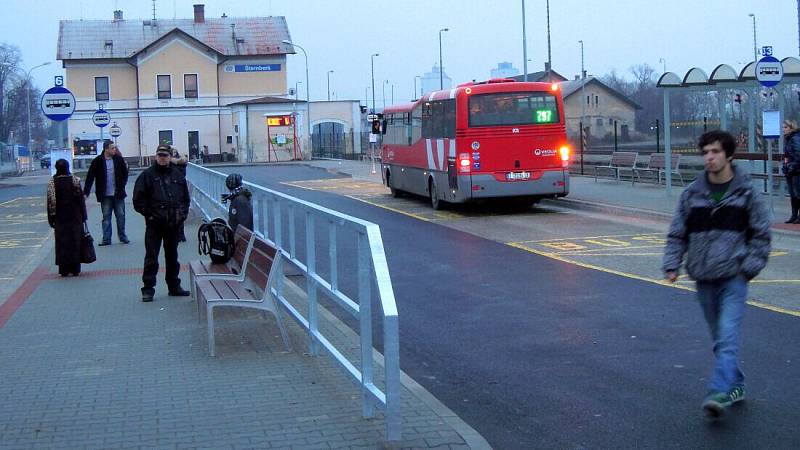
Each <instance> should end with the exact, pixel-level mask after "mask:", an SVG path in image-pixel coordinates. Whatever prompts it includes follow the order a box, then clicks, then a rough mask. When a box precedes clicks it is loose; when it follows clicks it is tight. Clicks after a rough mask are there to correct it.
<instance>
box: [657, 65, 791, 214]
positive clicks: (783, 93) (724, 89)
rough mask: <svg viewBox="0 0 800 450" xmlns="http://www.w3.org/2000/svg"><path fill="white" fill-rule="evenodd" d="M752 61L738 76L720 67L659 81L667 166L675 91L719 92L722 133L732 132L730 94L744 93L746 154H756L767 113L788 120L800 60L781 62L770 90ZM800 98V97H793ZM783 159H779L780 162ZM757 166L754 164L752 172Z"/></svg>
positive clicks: (769, 170)
mask: <svg viewBox="0 0 800 450" xmlns="http://www.w3.org/2000/svg"><path fill="white" fill-rule="evenodd" d="M757 63H758V61H753V62H751V63H749V64H747V65H746V66H745V67H744V68H743V69H742V71H741V72H739V73H737V72H736V70H734V69H733V67H731V66H729V65H727V64H720V65H718V66H717V67H716V68H715V69H714V70H713V71H712V72H711V76H708V75H706V73H705V72H704V71H703V70H702V69H700V68H697V67H695V68H692V69H690V70H689V71H688V72H686V74H685V75H684V76H683V77H680V76H679V75H678V74H676V73H673V72H666V73H664V74H663V75H661V77H660V78H659V79H658V83H657V84H656V87H659V88H663V90H664V91H663V92H664V148H665V150H664V152H665V154H664V159H665V166H666V167H671V163H672V144H671V131H670V129H671V126H672V123H671V122H672V119H671V114H670V103H669V100H670V93H671V92H672V91H675V90H678V89H680V90H690V91H698V92H703V93H711V92H716V93H717V95H716V97H717V110H718V113H719V120H720V129H721V130H726V131H729V114H728V112H729V111H732V106H731V101H730V98H731V94H732V93H734V92H744V93H745V94H746V98H747V102H748V110H749V111H748V114H747V116H748V121H747V128H748V134H747V151H748V153H756V152H757V149H756V133H757V125H758V127H759V129H763V128H761V126H762V125H763V124H762V123H761V117H760V116H761V114H760V113H762V112H763V111H765V110H778V111H779V114H780V117H781V121H783V120H784V118H785V117H786V115H785V111H786V106H787V97H788V96H789V95H787V94H788V93H791V92H796V90H797V84H798V82H800V59H797V58H794V57H788V58H784V59H783V60H781V61H780V63H781V65H782V66H783V79H782V80H781V82H780V83H779V84H778V85H776V86H774V87H770V88H766V87H763V86H762V85H761V83H760V82H759V81H758V80H757V79H756V64H757ZM794 95H800V94H793V95H792V97H793V96H794ZM771 150H772V145H771V143H767V154H768V158H767V161H768V163H767V164H766V170H765V171H766V174H765V176H766V177H767V180H768V182H767V193H768V194H769V195H770V206H772V186H773V174H774V171H775V167H774V160H773V158H772V151H771ZM776 151H777V152H778V153H781V152H782V151H783V135H782V134H781V136H780V137H779V138H778V146H777V150H776ZM779 159H780V158H779ZM754 166H755V165H754V164H752V163H751V167H750V170H751V172H752V170H753V168H754ZM666 193H667V196H670V195H671V193H672V180H671V177H669V176H668V177H666Z"/></svg>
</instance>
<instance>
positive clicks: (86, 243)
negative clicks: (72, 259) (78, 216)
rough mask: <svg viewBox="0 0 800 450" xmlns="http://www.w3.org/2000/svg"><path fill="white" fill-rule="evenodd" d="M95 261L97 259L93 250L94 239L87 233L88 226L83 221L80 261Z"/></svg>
mask: <svg viewBox="0 0 800 450" xmlns="http://www.w3.org/2000/svg"><path fill="white" fill-rule="evenodd" d="M95 261H97V254H96V253H95V252H94V239H93V238H92V235H91V233H89V227H88V226H87V225H86V222H84V223H83V235H82V236H81V263H83V264H90V263H93V262H95Z"/></svg>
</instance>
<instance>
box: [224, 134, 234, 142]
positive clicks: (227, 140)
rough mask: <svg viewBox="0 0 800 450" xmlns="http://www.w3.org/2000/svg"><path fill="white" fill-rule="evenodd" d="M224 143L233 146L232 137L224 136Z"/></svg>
mask: <svg viewBox="0 0 800 450" xmlns="http://www.w3.org/2000/svg"><path fill="white" fill-rule="evenodd" d="M225 143H227V144H233V136H231V135H228V136H225Z"/></svg>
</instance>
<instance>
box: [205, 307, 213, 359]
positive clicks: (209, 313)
mask: <svg viewBox="0 0 800 450" xmlns="http://www.w3.org/2000/svg"><path fill="white" fill-rule="evenodd" d="M206 322H207V323H208V356H214V304H213V303H207V304H206Z"/></svg>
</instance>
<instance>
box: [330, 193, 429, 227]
mask: <svg viewBox="0 0 800 450" xmlns="http://www.w3.org/2000/svg"><path fill="white" fill-rule="evenodd" d="M345 197H348V198H352V199H353V200H357V201H359V202H363V203H366V204H368V205H372V206H377V207H378V208H383V209H386V210H389V211H392V212H396V213H398V214H402V215H404V216H408V217H413V218H415V219H419V220H422V221H423V222H433V220H431V219H428V218H427V217H423V216H420V215H417V214H413V213H410V212H406V211H403V210H400V209H397V208H392V207H390V206H386V205H381V204H379V203H375V202H371V201H369V200H366V199H363V198H358V197H354V196H352V195H346V196H345Z"/></svg>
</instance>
